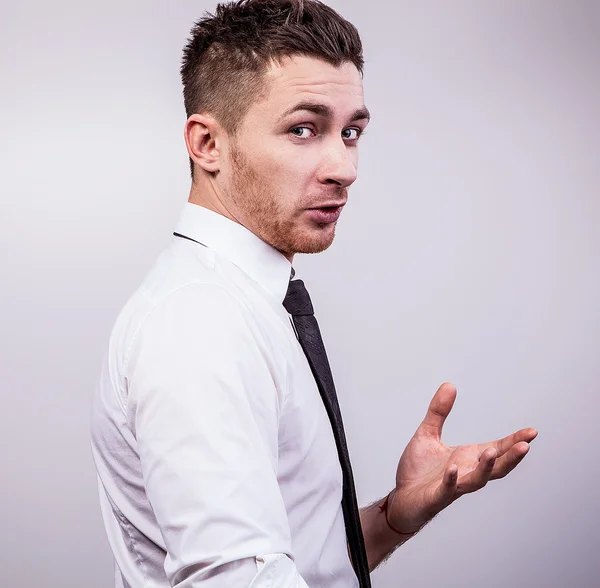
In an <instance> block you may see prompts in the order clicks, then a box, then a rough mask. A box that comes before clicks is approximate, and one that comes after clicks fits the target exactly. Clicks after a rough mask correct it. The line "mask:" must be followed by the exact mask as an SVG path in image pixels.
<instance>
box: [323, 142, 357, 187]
mask: <svg viewBox="0 0 600 588" xmlns="http://www.w3.org/2000/svg"><path fill="white" fill-rule="evenodd" d="M325 151H326V152H325V154H324V162H323V166H322V168H321V182H323V183H328V184H332V183H333V184H338V185H340V186H342V187H344V188H346V187H348V186H350V185H351V184H352V183H353V182H354V181H355V180H356V177H357V164H358V161H357V159H358V158H357V153H356V149H355V148H354V149H352V148H349V147H348V146H347V145H346V144H345V143H344V141H343V140H342V139H340V140H339V141H335V142H332V143H330V144H329V145H327V147H326V149H325Z"/></svg>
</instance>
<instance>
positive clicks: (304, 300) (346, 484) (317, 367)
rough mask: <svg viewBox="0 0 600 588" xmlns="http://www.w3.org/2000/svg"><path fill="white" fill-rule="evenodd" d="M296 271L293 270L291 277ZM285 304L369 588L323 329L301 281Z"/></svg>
mask: <svg viewBox="0 0 600 588" xmlns="http://www.w3.org/2000/svg"><path fill="white" fill-rule="evenodd" d="M293 275H294V270H292V277H293ZM283 306H284V307H285V309H286V310H287V311H288V312H289V313H290V314H291V315H292V320H293V321H294V325H295V327H296V331H297V332H298V339H299V341H300V345H301V346H302V350H303V351H304V354H305V355H306V358H307V359H308V363H309V365H310V369H311V370H312V373H313V375H314V377H315V380H316V381H317V386H318V387H319V392H320V393H321V398H322V399H323V404H324V405H325V408H326V409H327V414H328V415H329V420H330V421H331V427H332V429H333V435H334V437H335V443H336V445H337V450H338V455H339V459H340V464H341V466H342V472H343V475H344V477H343V494H342V510H343V512H344V522H345V524H346V535H347V538H348V544H349V546H350V554H351V556H352V565H353V567H354V571H355V572H356V575H357V577H358V581H359V584H360V588H370V586H371V578H370V576H369V564H368V561H367V551H366V548H365V541H364V537H363V533H362V527H361V525H360V514H359V510H358V503H357V501H356V491H355V489H354V477H353V476H352V468H351V467H350V456H349V455H348V447H347V446H346V436H345V434H344V425H343V424H342V415H341V412H340V407H339V404H338V400H337V395H336V393H335V386H334V384H333V376H332V375H331V369H330V367H329V361H328V360H327V354H326V353H325V346H324V345H323V339H322V338H321V331H320V330H319V325H318V324H317V319H316V318H315V316H314V311H313V306H312V303H311V301H310V296H309V295H308V292H307V290H306V288H305V287H304V282H303V281H302V280H290V284H289V287H288V291H287V294H286V296H285V300H284V301H283Z"/></svg>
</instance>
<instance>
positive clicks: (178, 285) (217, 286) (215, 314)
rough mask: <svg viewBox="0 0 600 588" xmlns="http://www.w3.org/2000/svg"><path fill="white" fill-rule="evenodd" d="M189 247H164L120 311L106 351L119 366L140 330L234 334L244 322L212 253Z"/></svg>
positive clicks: (245, 314)
mask: <svg viewBox="0 0 600 588" xmlns="http://www.w3.org/2000/svg"><path fill="white" fill-rule="evenodd" d="M191 245H192V247H188V246H187V244H186V246H184V247H181V246H180V244H179V243H174V244H172V245H171V246H169V247H167V248H165V249H164V250H163V251H162V252H161V254H160V255H159V256H158V258H157V259H156V260H155V262H154V264H153V265H152V267H151V268H150V270H149V271H148V272H147V274H146V276H145V277H144V279H143V280H142V282H141V284H140V285H139V286H138V288H137V289H136V290H135V291H134V292H133V293H132V294H131V295H130V297H129V298H128V300H127V301H126V303H125V304H124V306H123V307H122V309H121V311H120V313H119V315H118V316H117V319H116V321H115V323H114V326H113V329H112V332H111V336H110V347H111V349H112V350H113V352H116V353H117V355H118V356H119V357H120V359H121V360H122V361H123V362H124V363H126V360H127V355H128V353H129V350H130V349H131V346H132V343H133V342H134V340H135V339H138V338H139V334H140V332H141V331H142V330H143V331H145V332H146V333H150V332H156V333H157V334H158V333H160V332H163V331H165V330H169V329H171V330H173V329H175V330H177V329H181V328H183V327H184V326H186V325H190V324H196V325H198V326H203V330H204V331H205V332H206V331H208V330H210V329H216V328H220V329H229V330H234V329H236V328H240V327H243V325H244V324H247V321H248V320H249V319H250V317H251V313H250V312H249V310H248V308H247V306H246V304H245V303H244V301H243V300H242V298H241V296H240V291H239V289H238V288H236V287H235V285H233V284H232V283H230V282H229V281H228V280H227V279H225V278H224V277H223V275H222V273H221V272H219V271H218V268H216V267H215V259H214V254H213V252H211V251H210V250H198V248H199V247H200V246H199V245H195V244H193V243H192V244H191Z"/></svg>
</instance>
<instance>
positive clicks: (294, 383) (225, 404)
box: [91, 203, 358, 588]
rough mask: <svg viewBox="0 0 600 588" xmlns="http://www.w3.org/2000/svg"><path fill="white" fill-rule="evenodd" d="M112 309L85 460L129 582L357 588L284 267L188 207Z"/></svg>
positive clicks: (250, 240) (248, 236)
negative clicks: (288, 303) (136, 283)
mask: <svg viewBox="0 0 600 588" xmlns="http://www.w3.org/2000/svg"><path fill="white" fill-rule="evenodd" d="M175 230H176V232H179V233H182V234H184V235H187V236H189V237H191V238H193V239H196V240H197V241H200V242H201V243H203V244H204V245H205V246H202V245H199V244H197V243H194V242H192V241H189V240H187V239H183V238H180V237H176V236H173V238H172V241H171V242H170V243H169V245H168V246H167V247H166V248H165V250H164V251H163V252H162V253H161V254H160V256H159V257H158V259H157V260H156V262H155V264H154V265H153V267H152V268H151V270H150V271H149V273H148V274H147V276H146V277H145V279H144V280H143V283H142V284H141V285H140V287H139V288H138V289H137V290H136V292H134V294H133V295H132V296H131V297H130V299H129V300H128V301H127V303H126V304H125V306H124V308H123V309H122V311H121V313H120V314H119V316H118V318H117V320H116V323H115V325H114V326H113V329H112V332H111V335H110V340H109V345H108V351H107V354H106V357H105V359H104V363H103V366H102V370H101V375H100V380H99V385H98V386H97V389H96V391H95V394H94V402H93V410H92V421H91V432H92V452H93V457H94V462H95V464H96V469H97V472H98V482H99V493H100V502H101V509H102V516H103V520H104V523H105V527H106V531H107V534H108V539H109V543H110V546H111V548H112V551H113V553H114V557H115V564H116V580H115V586H117V587H123V588H128V587H131V588H142V587H143V588H159V587H160V588H164V587H167V586H179V587H181V588H209V587H210V588H216V587H227V588H236V587H251V588H292V587H293V588H306V587H307V586H308V587H309V588H352V587H357V586H358V582H357V579H356V576H355V574H354V571H353V569H352V566H351V564H350V561H349V557H348V551H347V547H346V535H345V529H344V522H343V514H342V509H341V498H342V473H341V468H340V464H339V460H338V457H337V451H336V446H335V441H334V439H333V434H332V430H331V425H330V423H329V420H328V417H327V413H326V411H325V408H324V406H323V403H322V401H321V398H320V396H319V392H318V389H317V385H316V383H315V380H314V378H313V376H312V373H311V371H310V367H309V365H308V362H307V360H306V357H305V356H304V353H303V352H302V349H301V347H300V345H299V343H298V341H297V339H296V336H295V333H294V330H293V326H292V323H291V320H290V316H289V315H288V314H287V312H286V311H285V309H284V307H283V305H282V302H283V299H284V297H285V293H286V291H287V287H288V282H289V277H290V272H291V264H290V263H289V261H288V260H287V259H286V258H285V257H284V256H283V255H282V254H281V253H279V252H278V251H276V250H275V249H274V248H272V247H271V246H270V245H268V244H266V243H265V242H263V241H262V240H261V239H259V238H258V237H257V236H256V235H254V234H253V233H252V232H250V231H249V230H247V229H246V228H245V227H243V226H241V225H239V224H237V223H235V222H233V221H231V220H229V219H227V218H225V217H223V216H221V215H219V214H217V213H215V212H212V211H210V210H208V209H205V208H203V207H200V206H197V205H194V204H191V203H186V204H185V206H184V208H183V210H182V214H181V217H180V220H179V222H178V224H177V226H176V228H175Z"/></svg>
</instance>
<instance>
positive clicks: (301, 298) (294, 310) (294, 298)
mask: <svg viewBox="0 0 600 588" xmlns="http://www.w3.org/2000/svg"><path fill="white" fill-rule="evenodd" d="M283 306H284V307H285V309H286V310H287V311H288V312H289V313H290V314H291V315H292V316H307V315H312V314H314V312H315V311H314V309H313V305H312V302H311V301H310V296H309V295H308V290H307V289H306V286H304V282H303V281H302V280H290V284H289V286H288V290H287V294H286V295H285V299H284V301H283Z"/></svg>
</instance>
